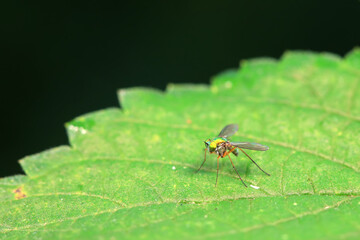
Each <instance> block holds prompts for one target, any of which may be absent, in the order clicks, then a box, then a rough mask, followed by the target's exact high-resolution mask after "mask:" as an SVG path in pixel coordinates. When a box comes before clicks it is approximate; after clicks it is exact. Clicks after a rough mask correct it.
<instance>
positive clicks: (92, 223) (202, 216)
mask: <svg viewBox="0 0 360 240" xmlns="http://www.w3.org/2000/svg"><path fill="white" fill-rule="evenodd" d="M359 81H360V50H359V49H355V50H353V51H352V52H350V53H349V54H348V55H347V56H345V57H344V58H340V57H338V56H335V55H332V54H328V53H322V54H318V53H312V52H287V53H286V54H285V55H284V56H283V57H282V58H281V60H279V61H277V60H272V59H254V60H248V61H244V62H242V65H241V67H240V69H239V70H235V71H228V72H225V73H223V74H219V75H218V76H215V77H214V78H213V81H212V84H211V85H210V86H206V85H169V86H168V88H167V90H166V92H165V93H164V92H161V91H157V90H153V89H148V88H132V89H125V90H120V91H119V99H120V103H121V106H122V109H119V108H109V109H104V110H100V111H97V112H93V113H89V114H86V115H83V116H80V117H77V118H75V119H74V120H72V121H71V122H69V123H67V124H66V130H67V133H68V136H69V141H70V146H60V147H56V148H53V149H50V150H47V151H44V152H41V153H38V154H35V155H31V156H28V157H25V158H24V159H22V160H21V161H20V163H21V166H22V167H23V169H24V171H25V173H26V175H24V176H22V175H21V176H13V177H7V178H3V179H0V238H1V239H124V238H125V239H236V238H241V239H358V238H359V236H360V230H359V222H360V204H359V203H360V173H359V172H360V159H359V156H360V141H359V139H360V82H359ZM209 99H211V104H209ZM227 123H234V124H238V126H239V131H237V132H236V134H235V135H234V136H232V139H233V141H234V142H240V141H241V142H257V143H261V144H264V145H266V146H269V147H270V150H269V151H266V152H262V151H251V157H252V158H253V159H254V160H256V162H257V163H258V164H259V165H261V167H262V168H264V169H266V171H268V172H269V173H271V176H266V175H265V174H263V173H262V172H261V171H259V169H257V167H256V166H255V165H254V164H253V163H252V162H251V161H249V159H247V157H246V156H244V155H243V154H239V156H238V157H233V158H232V160H233V161H234V164H235V165H236V168H237V169H238V171H239V173H240V174H241V176H242V177H243V180H244V181H245V182H246V183H247V184H249V185H251V186H252V187H249V188H245V187H244V186H243V185H242V183H241V182H240V181H239V179H238V177H237V175H236V173H235V172H234V171H233V168H232V166H231V163H230V162H229V160H228V159H222V160H221V162H220V171H219V181H218V184H217V187H216V188H215V187H214V181H215V178H216V168H217V163H216V156H214V155H209V159H208V160H207V162H206V164H205V165H204V167H203V168H202V170H201V172H199V173H198V174H195V173H194V172H195V170H197V169H198V167H199V165H200V164H201V162H202V160H203V149H204V143H203V141H204V140H205V139H208V138H211V137H214V135H216V132H217V131H218V130H219V129H221V128H222V127H223V126H224V124H227ZM236 130H237V129H236ZM234 132H235V128H234V127H231V128H229V130H228V129H225V130H224V132H223V133H222V134H223V135H226V136H229V135H231V134H233V133H234ZM242 144H243V143H242Z"/></svg>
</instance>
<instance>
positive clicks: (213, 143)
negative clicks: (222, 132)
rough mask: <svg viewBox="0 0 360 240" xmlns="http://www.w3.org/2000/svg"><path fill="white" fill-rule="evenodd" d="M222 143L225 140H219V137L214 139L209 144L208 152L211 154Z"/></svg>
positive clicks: (225, 140)
mask: <svg viewBox="0 0 360 240" xmlns="http://www.w3.org/2000/svg"><path fill="white" fill-rule="evenodd" d="M224 142H227V139H226V138H221V137H216V138H214V139H213V140H212V141H211V142H210V144H209V150H210V151H211V152H212V151H214V150H215V149H216V147H217V146H218V145H219V144H221V143H224Z"/></svg>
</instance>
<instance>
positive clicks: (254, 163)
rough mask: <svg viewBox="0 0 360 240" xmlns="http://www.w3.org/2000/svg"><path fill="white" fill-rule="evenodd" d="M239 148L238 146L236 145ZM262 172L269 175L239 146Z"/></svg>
mask: <svg viewBox="0 0 360 240" xmlns="http://www.w3.org/2000/svg"><path fill="white" fill-rule="evenodd" d="M238 148H239V147H238ZM239 149H240V150H241V151H242V152H243V153H244V154H245V155H246V156H247V157H248V158H249V159H250V160H251V161H252V162H253V163H254V164H255V165H256V166H257V167H258V168H259V169H260V170H261V171H262V172H263V173H265V174H266V175H268V176H270V174H268V173H267V172H265V171H264V170H262V168H261V167H260V166H259V165H257V163H256V162H255V161H254V160H252V158H251V157H250V156H249V155H247V153H246V152H245V151H244V150H242V149H241V148H239Z"/></svg>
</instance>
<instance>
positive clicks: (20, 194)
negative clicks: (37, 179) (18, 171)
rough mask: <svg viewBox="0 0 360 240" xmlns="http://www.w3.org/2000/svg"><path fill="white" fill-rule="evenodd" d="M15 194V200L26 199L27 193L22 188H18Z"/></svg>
mask: <svg viewBox="0 0 360 240" xmlns="http://www.w3.org/2000/svg"><path fill="white" fill-rule="evenodd" d="M13 193H15V199H16V200H19V199H22V198H26V194H25V192H24V191H23V188H22V187H18V188H17V189H15V190H14V191H13Z"/></svg>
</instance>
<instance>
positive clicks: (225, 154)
mask: <svg viewBox="0 0 360 240" xmlns="http://www.w3.org/2000/svg"><path fill="white" fill-rule="evenodd" d="M235 149H236V147H234V148H233V149H231V150H229V151H228V152H225V153H224V156H222V157H226V156H227V155H229V154H230V153H232V152H233V151H234V150H235Z"/></svg>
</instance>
